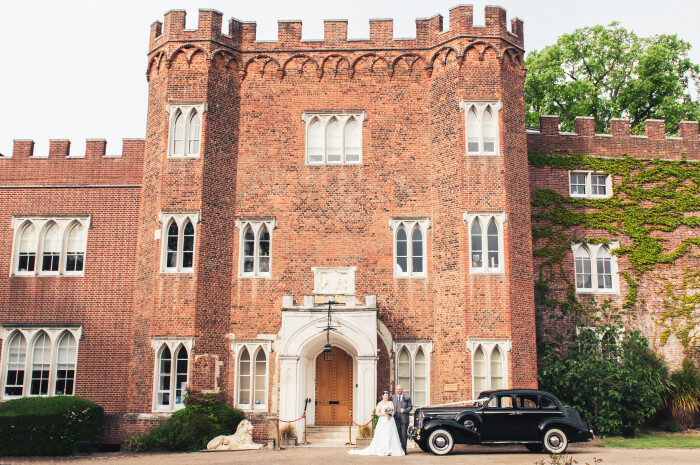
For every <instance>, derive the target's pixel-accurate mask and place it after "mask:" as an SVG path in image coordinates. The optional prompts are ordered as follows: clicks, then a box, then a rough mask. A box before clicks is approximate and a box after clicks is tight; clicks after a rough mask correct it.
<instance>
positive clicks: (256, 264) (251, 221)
mask: <svg viewBox="0 0 700 465" xmlns="http://www.w3.org/2000/svg"><path fill="white" fill-rule="evenodd" d="M263 225H264V226H265V227H266V228H267V232H268V234H269V235H270V255H269V259H270V261H269V266H268V269H269V271H268V272H266V273H265V272H261V271H260V232H261V231H262V229H263ZM248 226H250V228H251V229H252V230H253V234H254V235H255V247H254V255H253V271H252V272H247V273H246V272H244V271H243V259H244V256H243V254H244V253H245V250H244V242H245V239H244V234H245V231H246V229H247V228H248ZM276 227H277V220H276V219H275V218H273V217H248V218H238V219H237V220H236V228H238V277H239V278H270V277H271V276H272V258H273V257H272V256H273V254H272V243H273V231H274V229H275V228H276Z"/></svg>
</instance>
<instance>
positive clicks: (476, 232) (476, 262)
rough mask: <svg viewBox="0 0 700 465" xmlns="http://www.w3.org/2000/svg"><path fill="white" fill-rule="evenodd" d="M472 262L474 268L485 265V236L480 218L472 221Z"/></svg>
mask: <svg viewBox="0 0 700 465" xmlns="http://www.w3.org/2000/svg"><path fill="white" fill-rule="evenodd" d="M471 243H472V244H471V245H472V249H471V262H472V265H471V267H472V268H483V266H484V259H483V256H484V236H483V233H482V230H481V223H480V222H479V220H478V219H476V220H474V222H473V223H472V230H471Z"/></svg>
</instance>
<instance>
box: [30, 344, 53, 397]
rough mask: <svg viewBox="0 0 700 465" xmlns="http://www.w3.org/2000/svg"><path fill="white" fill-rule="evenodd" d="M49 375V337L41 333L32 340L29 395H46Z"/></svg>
mask: <svg viewBox="0 0 700 465" xmlns="http://www.w3.org/2000/svg"><path fill="white" fill-rule="evenodd" d="M50 373H51V340H50V339H49V336H48V335H47V334H46V333H45V332H43V331H42V332H41V333H40V334H39V336H38V337H37V338H36V339H35V340H34V348H33V350H32V378H31V386H30V389H29V395H32V396H45V395H48V393H49V376H50Z"/></svg>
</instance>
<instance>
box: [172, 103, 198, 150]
mask: <svg viewBox="0 0 700 465" xmlns="http://www.w3.org/2000/svg"><path fill="white" fill-rule="evenodd" d="M204 110H205V105H204V104H169V105H168V106H167V107H166V112H168V113H170V115H171V118H170V143H169V148H168V156H169V157H170V158H188V157H198V156H199V155H200V139H201V137H202V113H204Z"/></svg>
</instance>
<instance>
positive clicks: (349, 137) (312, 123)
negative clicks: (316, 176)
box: [303, 111, 365, 165]
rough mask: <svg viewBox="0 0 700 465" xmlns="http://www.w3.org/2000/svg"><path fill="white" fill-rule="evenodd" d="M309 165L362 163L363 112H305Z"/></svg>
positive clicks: (307, 159)
mask: <svg viewBox="0 0 700 465" xmlns="http://www.w3.org/2000/svg"><path fill="white" fill-rule="evenodd" d="M303 119H304V121H306V163H307V164H309V165H324V164H328V165H352V164H360V163H362V122H363V121H364V119H365V117H364V112H361V111H339V112H329V113H326V112H305V113H304V116H303Z"/></svg>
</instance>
